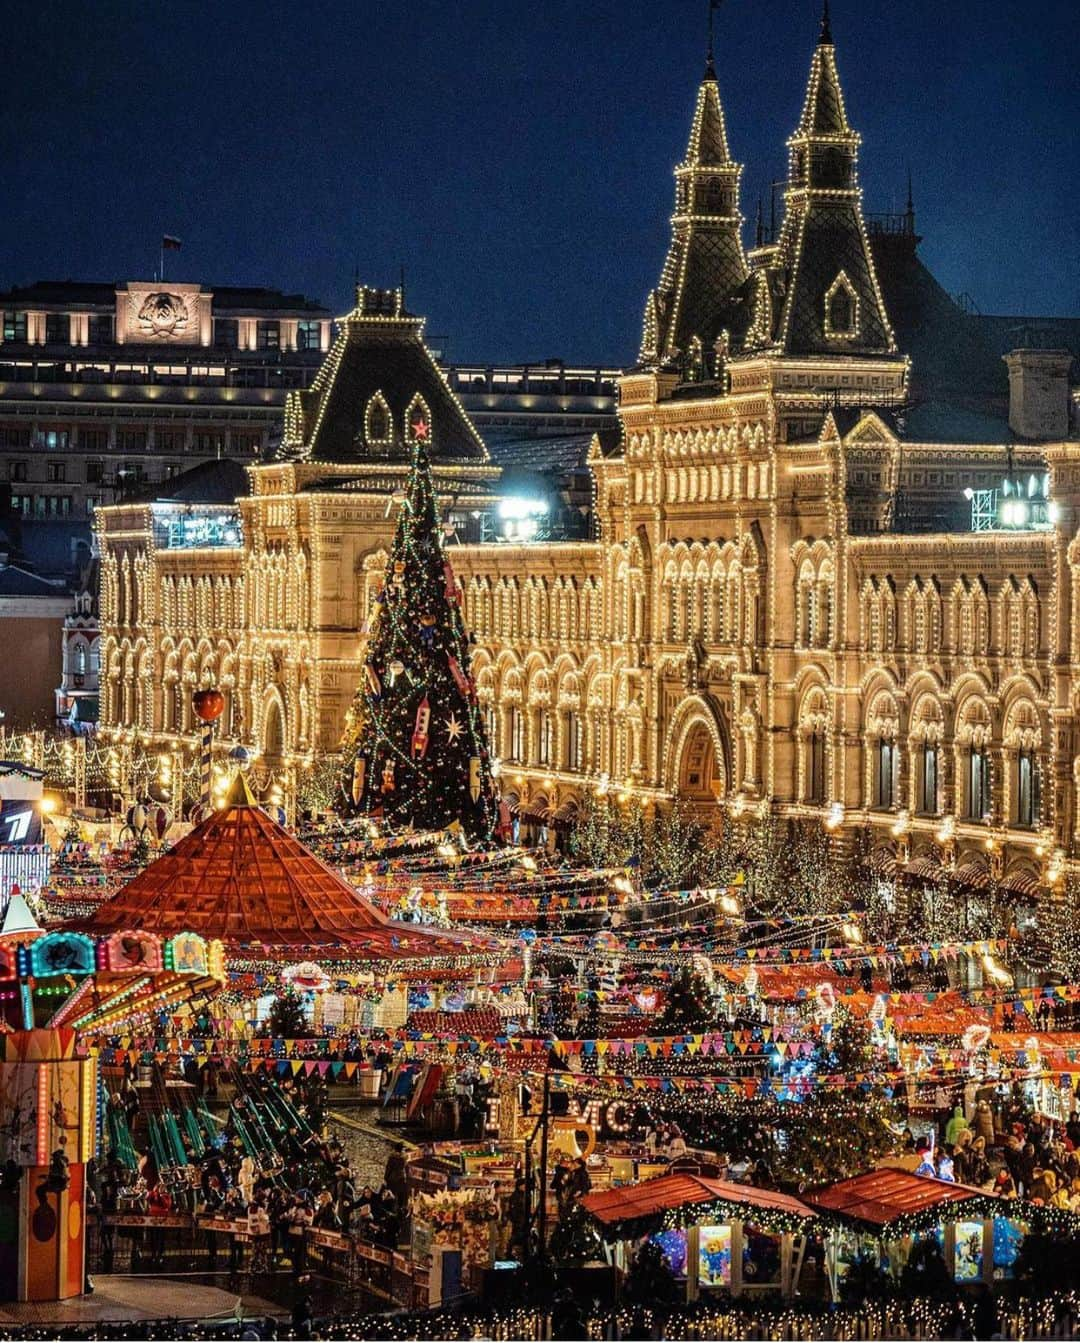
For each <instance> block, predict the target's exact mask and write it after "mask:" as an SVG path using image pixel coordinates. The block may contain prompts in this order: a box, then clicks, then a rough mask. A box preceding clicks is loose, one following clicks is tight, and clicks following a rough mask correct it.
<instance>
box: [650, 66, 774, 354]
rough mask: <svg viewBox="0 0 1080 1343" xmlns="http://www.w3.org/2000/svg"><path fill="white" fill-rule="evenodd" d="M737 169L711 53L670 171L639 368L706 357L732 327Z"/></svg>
mask: <svg viewBox="0 0 1080 1343" xmlns="http://www.w3.org/2000/svg"><path fill="white" fill-rule="evenodd" d="M741 175H742V165H741V164H738V163H733V162H732V160H731V154H730V151H729V149H728V139H727V127H726V125H725V122H724V109H723V105H722V104H721V102H720V88H719V85H718V84H717V80H716V70H715V67H714V65H713V60H712V52H711V49H710V53H709V58H708V60H707V62H706V65H705V76H704V78H703V79H702V81H701V84H700V85H699V86H698V91H697V100H696V102H695V104H694V117H693V120H692V121H691V123H690V138H689V140H688V142H687V146H686V156H685V158H684V159H683V161H682V163H680V164H679V166H678V167H677V168H676V169H675V213H674V215H673V216H672V219H671V246H670V247H669V249H668V254H667V259H666V261H665V262H664V269H663V272H662V273H661V276H660V283H659V284H658V285H657V287H656V288H655V289H654V290H653V291H652V293H651V294H650V295H649V299H648V302H647V304H646V309H645V322H644V328H643V332H642V341H641V350H640V353H639V356H638V363H639V365H640V366H641V367H646V368H648V367H660V366H663V365H677V364H679V363H680V362H685V361H686V360H687V358H688V356H689V355H690V353H691V348H692V346H693V344H694V342H695V341H696V342H697V345H698V347H699V349H700V350H701V351H704V352H705V353H706V354H707V353H708V352H710V351H711V348H712V345H713V342H714V341H715V340H716V337H717V335H718V334H719V332H720V331H721V329H723V328H724V327H726V326H730V325H731V322H732V313H731V311H730V309H731V304H732V299H733V296H734V295H735V294H736V292H737V291H738V289H739V288H740V286H741V285H742V284H743V282H744V281H745V279H746V275H747V267H746V257H745V255H744V253H743V247H742V239H741V237H740V235H739V228H740V225H741V224H742V215H741V214H740V213H739V178H740V177H741Z"/></svg>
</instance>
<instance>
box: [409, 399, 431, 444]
mask: <svg viewBox="0 0 1080 1343" xmlns="http://www.w3.org/2000/svg"><path fill="white" fill-rule="evenodd" d="M405 432H406V434H407V436H408V439H409V442H410V443H423V444H424V446H425V447H428V448H430V447H431V411H430V410H429V409H428V404H427V402H426V401H425V400H424V398H423V397H422V396H421V395H420V393H419V392H417V393H416V395H415V396H414V397H413V399H412V400H411V401H410V402H409V409H408V410H407V411H406V412H405Z"/></svg>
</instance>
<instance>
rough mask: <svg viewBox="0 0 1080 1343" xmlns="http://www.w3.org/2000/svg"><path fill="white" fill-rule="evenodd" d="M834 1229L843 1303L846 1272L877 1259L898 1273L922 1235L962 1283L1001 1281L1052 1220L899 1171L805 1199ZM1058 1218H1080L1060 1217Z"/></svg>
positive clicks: (1016, 1203) (831, 1260)
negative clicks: (1035, 1225) (860, 1261)
mask: <svg viewBox="0 0 1080 1343" xmlns="http://www.w3.org/2000/svg"><path fill="white" fill-rule="evenodd" d="M805 1198H806V1202H807V1203H808V1204H810V1206H811V1207H812V1208H814V1209H815V1210H816V1211H817V1212H818V1213H819V1215H821V1216H823V1217H825V1218H828V1219H830V1220H831V1221H832V1222H833V1228H832V1230H831V1231H830V1233H829V1234H828V1236H827V1237H826V1240H825V1265H826V1271H827V1273H828V1278H829V1286H830V1290H831V1293H832V1296H833V1299H834V1300H836V1299H837V1298H838V1296H839V1292H840V1285H841V1283H842V1281H843V1278H844V1275H845V1274H846V1273H847V1272H848V1271H849V1269H850V1267H851V1265H852V1264H853V1263H854V1262H855V1261H856V1259H857V1258H859V1257H860V1256H870V1257H872V1258H874V1259H876V1260H877V1262H878V1263H879V1264H880V1265H881V1266H882V1267H883V1268H886V1269H887V1270H888V1271H889V1272H890V1273H892V1274H893V1275H894V1276H895V1275H898V1274H899V1272H900V1271H901V1269H902V1268H903V1265H904V1264H905V1263H906V1262H907V1260H908V1258H909V1256H910V1254H911V1251H912V1249H913V1247H914V1245H915V1244H916V1242H917V1241H918V1240H919V1239H920V1238H927V1237H929V1238H934V1239H936V1240H937V1241H938V1243H939V1245H940V1246H941V1249H942V1252H943V1254H944V1256H945V1262H946V1264H947V1266H948V1268H949V1272H950V1274H951V1275H952V1277H953V1279H954V1281H956V1282H957V1283H969V1284H970V1283H976V1282H987V1283H994V1282H1000V1281H1002V1280H1004V1279H1007V1278H1010V1277H1012V1276H1013V1268H1014V1265H1015V1262H1016V1257H1017V1254H1018V1252H1019V1248H1020V1244H1021V1242H1022V1240H1023V1237H1024V1233H1025V1229H1026V1227H1028V1226H1029V1225H1030V1224H1031V1223H1032V1222H1033V1221H1035V1220H1038V1219H1039V1218H1040V1217H1042V1216H1043V1215H1045V1214H1044V1213H1043V1212H1042V1210H1040V1209H1039V1208H1038V1207H1037V1206H1036V1205H1035V1204H1032V1203H1029V1202H1027V1201H1026V1200H1023V1199H1001V1198H997V1197H995V1196H994V1195H993V1194H988V1193H987V1192H986V1191H985V1190H982V1189H975V1188H973V1187H971V1186H969V1185H962V1184H953V1183H951V1182H949V1181H946V1180H937V1179H932V1178H930V1177H929V1176H922V1175H913V1174H911V1173H910V1172H908V1171H904V1170H897V1169H895V1168H892V1167H882V1168H880V1169H878V1170H871V1171H866V1172H864V1173H863V1174H862V1175H856V1176H853V1177H852V1178H851V1179H850V1180H840V1181H839V1182H837V1183H836V1184H832V1185H828V1186H827V1187H826V1188H823V1189H817V1190H814V1191H812V1192H810V1193H807V1194H806V1195H805ZM1055 1216H1057V1217H1058V1218H1065V1219H1069V1220H1072V1221H1075V1222H1076V1223H1077V1225H1078V1226H1080V1218H1075V1217H1072V1215H1071V1214H1068V1213H1057V1212H1056V1211H1055Z"/></svg>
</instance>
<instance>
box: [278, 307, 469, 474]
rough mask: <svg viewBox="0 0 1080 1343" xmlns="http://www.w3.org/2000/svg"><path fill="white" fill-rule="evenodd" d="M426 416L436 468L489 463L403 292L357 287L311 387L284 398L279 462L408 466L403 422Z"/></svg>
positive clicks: (422, 326) (404, 424) (406, 430)
mask: <svg viewBox="0 0 1080 1343" xmlns="http://www.w3.org/2000/svg"><path fill="white" fill-rule="evenodd" d="M416 405H423V407H424V408H425V409H426V416H425V418H426V419H427V420H428V427H429V430H430V435H431V451H432V456H433V458H435V459H436V460H437V461H439V462H442V461H444V460H453V461H466V462H471V463H474V464H475V463H477V462H487V461H488V460H489V458H488V452H487V448H486V447H485V446H484V443H483V440H482V439H481V437H480V435H479V434H478V433H477V431H476V427H475V426H474V425H473V422H472V420H470V419H469V416H468V412H467V411H466V410H465V407H464V406H463V405H462V404H461V402H460V401H459V400H458V398H457V396H456V395H455V394H454V392H453V390H452V389H451V387H450V384H449V383H448V382H447V380H446V377H445V376H444V374H443V372H442V370H441V369H440V368H439V366H438V364H437V363H436V362H435V359H434V356H433V355H432V353H431V351H430V350H429V349H428V347H427V345H426V344H425V343H424V319H423V318H422V317H417V316H415V315H414V314H413V313H411V312H407V311H406V309H405V301H404V294H403V292H402V290H401V289H371V288H368V287H367V286H365V285H358V286H357V289H356V306H355V308H353V310H352V312H350V313H349V314H348V316H347V317H345V318H343V319H342V321H341V324H340V329H339V332H338V336H337V339H336V340H335V341H334V344H333V347H332V348H331V350H330V352H329V354H327V356H326V359H325V360H324V362H323V365H322V367H321V368H320V369H319V371H318V373H317V374H316V375H315V380H314V381H313V382H312V384H311V386H310V387H309V388H307V389H306V390H304V391H294V392H290V393H289V394H288V397H287V398H286V402H285V432H284V435H283V438H282V443H281V447H280V448H279V450H278V456H279V457H281V458H284V459H287V460H296V459H302V460H310V461H313V462H326V463H334V464H346V465H348V464H352V463H354V462H356V463H369V462H371V461H372V460H375V461H378V460H380V459H382V460H389V461H395V460H397V461H408V458H409V444H408V423H409V419H410V416H411V415H413V413H414V407H415V406H416Z"/></svg>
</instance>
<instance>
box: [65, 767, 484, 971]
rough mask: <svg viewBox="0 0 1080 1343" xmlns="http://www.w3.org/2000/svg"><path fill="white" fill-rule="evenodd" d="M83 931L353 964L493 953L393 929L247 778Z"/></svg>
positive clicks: (464, 941)
mask: <svg viewBox="0 0 1080 1343" xmlns="http://www.w3.org/2000/svg"><path fill="white" fill-rule="evenodd" d="M83 927H84V930H85V931H86V932H89V933H92V934H108V933H112V932H116V931H118V930H119V929H124V928H140V929H146V930H147V931H149V932H153V933H157V934H158V935H159V936H161V937H165V938H168V937H173V936H175V935H176V934H177V933H181V932H194V933H198V934H199V935H200V936H201V937H205V938H207V939H211V938H217V939H218V940H220V941H221V942H223V943H224V944H225V948H226V951H227V952H237V951H240V950H244V951H246V952H247V953H248V954H251V955H258V954H259V952H260V951H262V950H270V949H272V948H290V949H300V948H305V947H310V948H312V949H313V950H314V949H322V950H323V953H324V955H325V954H326V952H327V951H334V950H336V951H338V952H340V954H341V958H342V959H345V958H348V959H350V960H383V959H386V960H398V959H402V958H405V957H415V956H454V955H461V954H468V953H469V952H475V951H478V950H481V949H482V948H484V947H487V946H490V945H491V944H490V942H488V941H487V940H486V939H483V938H479V937H477V936H471V935H468V934H461V933H457V932H452V931H450V930H448V929H443V928H428V927H425V926H423V925H421V924H414V923H395V922H393V921H392V920H390V919H388V918H387V917H386V915H385V914H383V913H382V912H381V911H380V910H378V909H376V908H375V907H374V905H372V904H371V903H370V902H369V901H368V900H365V899H364V897H363V896H362V895H360V893H359V892H358V891H356V890H354V889H353V887H351V886H350V885H349V884H348V883H347V882H346V881H345V880H344V879H343V878H341V877H340V876H338V874H337V873H336V872H334V871H333V870H332V869H331V868H329V867H327V865H326V864H325V863H323V862H322V861H320V859H318V858H316V857H315V855H314V854H313V853H311V852H310V851H309V850H308V849H306V848H305V847H304V846H303V845H302V844H301V843H300V842H299V840H297V839H295V838H294V837H293V836H292V835H290V834H289V832H288V831H287V830H285V829H284V827H283V826H280V825H278V823H277V822H276V821H274V820H272V819H271V818H270V817H269V816H268V815H267V814H266V812H264V811H263V810H262V808H261V807H259V806H258V805H257V803H256V802H255V799H254V798H253V797H252V795H251V792H250V791H249V789H248V786H247V784H246V782H245V781H244V778H243V776H242V775H239V774H238V775H237V777H236V779H235V780H234V781H233V784H232V787H231V788H230V790H229V793H228V795H227V797H226V799H225V805H224V807H223V808H222V809H221V810H220V811H216V812H214V814H213V815H212V816H209V817H208V818H207V819H206V820H205V821H203V822H202V823H201V824H200V825H197V826H196V827H195V829H194V830H192V831H191V833H190V834H189V835H186V836H185V837H184V838H183V839H182V840H180V842H179V843H178V844H176V845H174V847H173V848H171V849H170V850H169V851H168V852H167V853H165V854H162V856H161V857H160V858H158V859H157V860H156V861H154V862H153V863H151V864H150V865H149V866H148V867H146V868H145V869H144V870H143V871H142V872H140V873H139V875H138V876H136V877H134V878H133V879H132V880H131V881H129V882H128V883H127V885H126V886H124V887H122V888H121V889H120V890H119V891H117V893H116V894H115V895H114V896H112V898H111V899H109V900H106V901H104V902H103V903H102V904H101V906H100V907H99V908H98V909H97V911H96V912H95V913H94V914H93V915H92V917H91V918H90V919H89V920H87V921H86V923H85V924H84V925H83Z"/></svg>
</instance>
